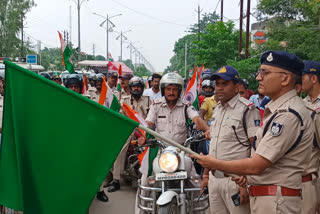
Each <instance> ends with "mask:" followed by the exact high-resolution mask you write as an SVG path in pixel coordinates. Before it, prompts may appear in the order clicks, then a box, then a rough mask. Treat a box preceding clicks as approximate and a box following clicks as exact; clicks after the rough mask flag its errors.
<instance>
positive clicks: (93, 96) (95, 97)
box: [90, 90, 101, 103]
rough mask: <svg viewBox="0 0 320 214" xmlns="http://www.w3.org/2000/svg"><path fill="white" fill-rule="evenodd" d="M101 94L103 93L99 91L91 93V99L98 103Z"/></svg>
mask: <svg viewBox="0 0 320 214" xmlns="http://www.w3.org/2000/svg"><path fill="white" fill-rule="evenodd" d="M100 93H101V92H98V91H97V90H96V91H94V92H92V93H90V99H91V100H93V101H95V102H97V103H98V102H99V99H100Z"/></svg>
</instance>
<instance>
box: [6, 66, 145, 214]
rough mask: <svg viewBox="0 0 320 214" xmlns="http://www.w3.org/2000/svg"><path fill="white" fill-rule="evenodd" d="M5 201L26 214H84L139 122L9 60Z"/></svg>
mask: <svg viewBox="0 0 320 214" xmlns="http://www.w3.org/2000/svg"><path fill="white" fill-rule="evenodd" d="M5 65H6V79H5V97H4V115H3V129H2V144H1V151H0V204H2V205H4V206H7V207H9V208H13V209H15V210H22V211H24V214H57V213H59V214H71V213H76V214H81V213H82V214H86V212H87V210H88V208H89V206H90V204H91V201H92V200H93V198H94V196H95V194H96V192H97V191H98V190H99V186H100V185H101V184H102V182H103V180H104V178H105V177H106V175H107V174H108V171H109V169H110V168H111V167H112V164H113V162H114V160H115V159H116V157H117V155H118V153H119V152H120V150H121V148H122V146H123V144H124V143H125V142H126V140H127V138H128V137H129V136H130V134H131V132H132V131H133V130H134V128H135V127H137V126H138V125H139V124H138V123H137V122H135V121H132V120H130V119H128V118H126V117H124V116H122V115H120V114H118V113H115V112H113V111H111V110H109V109H107V108H105V107H103V106H101V105H99V104H98V103H95V102H93V101H91V100H89V99H88V98H86V97H83V96H82V95H79V94H76V93H75V92H73V91H71V90H69V89H66V88H64V87H62V86H60V85H58V84H56V83H54V82H51V81H49V80H47V79H45V78H42V77H41V76H39V75H37V74H35V73H32V72H30V71H28V70H26V69H23V68H21V67H19V66H17V65H15V64H13V63H11V62H8V61H5Z"/></svg>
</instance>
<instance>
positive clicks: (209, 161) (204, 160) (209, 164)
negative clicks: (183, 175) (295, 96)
mask: <svg viewBox="0 0 320 214" xmlns="http://www.w3.org/2000/svg"><path fill="white" fill-rule="evenodd" d="M190 157H191V158H194V159H196V160H197V162H198V163H199V164H200V165H201V166H203V168H209V169H214V161H215V160H216V159H215V158H214V157H212V156H210V155H203V154H202V153H200V155H190Z"/></svg>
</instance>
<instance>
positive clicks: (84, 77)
mask: <svg viewBox="0 0 320 214" xmlns="http://www.w3.org/2000/svg"><path fill="white" fill-rule="evenodd" d="M86 92H87V78H86V75H85V74H83V87H82V94H85V93H86Z"/></svg>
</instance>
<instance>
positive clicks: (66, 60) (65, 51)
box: [58, 31, 74, 74]
mask: <svg viewBox="0 0 320 214" xmlns="http://www.w3.org/2000/svg"><path fill="white" fill-rule="evenodd" d="M58 34H59V38H60V44H61V54H62V64H63V66H64V67H65V68H66V69H67V70H68V71H69V73H70V74H72V73H74V67H73V65H72V63H71V60H70V56H71V53H72V52H71V49H70V48H69V46H68V45H67V44H66V43H65V41H64V40H63V39H62V35H61V33H60V32H59V31H58Z"/></svg>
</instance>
